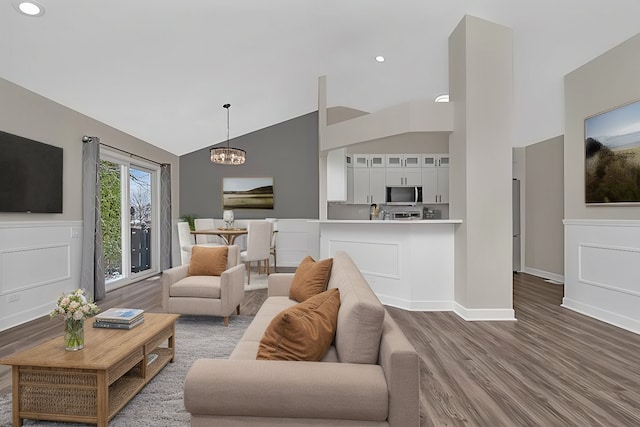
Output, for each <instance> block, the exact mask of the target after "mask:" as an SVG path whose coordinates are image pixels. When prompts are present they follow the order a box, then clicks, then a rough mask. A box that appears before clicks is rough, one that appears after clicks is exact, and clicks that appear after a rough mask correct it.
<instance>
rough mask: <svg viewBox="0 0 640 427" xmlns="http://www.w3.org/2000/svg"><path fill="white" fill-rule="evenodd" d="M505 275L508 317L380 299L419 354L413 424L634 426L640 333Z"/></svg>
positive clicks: (639, 415)
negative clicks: (477, 317) (476, 317)
mask: <svg viewBox="0 0 640 427" xmlns="http://www.w3.org/2000/svg"><path fill="white" fill-rule="evenodd" d="M562 296H563V286H558V285H552V284H549V283H546V282H544V281H543V280H542V279H540V278H537V277H534V276H530V275H527V274H517V275H514V308H515V312H516V318H517V319H518V320H517V321H516V322H465V321H464V320H462V319H461V318H459V317H458V316H457V315H455V314H453V313H450V312H439V313H438V312H407V311H403V310H399V309H395V308H388V310H389V311H390V313H391V315H392V317H393V318H394V319H395V320H396V321H398V323H399V325H400V326H401V328H402V329H403V331H404V332H405V334H406V335H407V337H408V338H409V340H410V341H411V342H412V343H413V345H414V346H415V348H416V350H417V351H418V353H419V354H420V357H421V359H422V370H421V373H420V375H421V378H420V381H421V391H422V395H421V411H422V426H638V425H640V363H638V355H640V335H637V334H634V333H632V332H628V331H625V330H623V329H620V328H616V327H615V326H611V325H609V324H606V323H603V322H600V321H597V320H594V319H592V318H590V317H587V316H583V315H580V314H578V313H575V312H573V311H570V310H567V309H564V308H562V307H560V303H561V300H562Z"/></svg>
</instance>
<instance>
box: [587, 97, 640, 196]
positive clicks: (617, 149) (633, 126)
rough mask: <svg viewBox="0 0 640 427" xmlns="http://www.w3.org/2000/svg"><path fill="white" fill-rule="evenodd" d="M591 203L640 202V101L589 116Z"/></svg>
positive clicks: (588, 189)
mask: <svg viewBox="0 0 640 427" xmlns="http://www.w3.org/2000/svg"><path fill="white" fill-rule="evenodd" d="M584 128H585V167H584V170H585V201H586V203H587V204H611V203H614V204H615V203H618V204H623V203H624V204H627V203H640V101H636V102H633V103H631V104H627V105H623V106H622V107H618V108H615V109H613V110H610V111H606V112H604V113H601V114H597V115H595V116H592V117H588V118H587V119H585V121H584Z"/></svg>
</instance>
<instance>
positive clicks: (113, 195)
mask: <svg viewBox="0 0 640 427" xmlns="http://www.w3.org/2000/svg"><path fill="white" fill-rule="evenodd" d="M159 176H160V173H159V167H158V166H157V165H154V164H147V163H146V162H142V161H138V160H136V161H134V160H133V159H130V158H128V157H126V156H122V155H120V154H118V153H115V152H111V151H107V150H104V149H103V152H102V154H101V160H100V211H101V215H102V241H103V246H104V259H103V263H104V270H105V282H106V286H107V290H109V289H114V288H116V287H119V286H122V285H125V284H128V283H131V282H132V281H134V280H138V279H141V278H143V277H146V276H150V275H152V274H155V273H157V272H158V270H159V269H158V265H159V256H158V254H159V248H160V245H159V238H158V236H159V234H158V224H159V219H158V218H159V213H158V212H159V209H158V199H159V187H160V184H159V179H160V177H159Z"/></svg>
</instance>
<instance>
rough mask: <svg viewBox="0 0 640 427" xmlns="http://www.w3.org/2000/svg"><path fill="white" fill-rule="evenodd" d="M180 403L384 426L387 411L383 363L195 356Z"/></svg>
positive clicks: (203, 410) (194, 410)
mask: <svg viewBox="0 0 640 427" xmlns="http://www.w3.org/2000/svg"><path fill="white" fill-rule="evenodd" d="M211 378H214V379H215V380H214V381H211V380H210V379H211ZM184 403H185V408H186V410H187V411H188V412H190V413H191V414H192V415H195V416H197V415H207V414H216V415H218V416H224V415H233V416H236V417H243V416H246V417H280V418H293V419H294V420H292V422H291V423H290V425H298V424H296V422H295V420H296V419H301V418H302V419H304V418H311V419H313V418H317V419H332V420H334V421H333V425H362V424H365V423H366V422H379V423H381V425H385V421H386V420H387V417H388V414H389V394H388V390H387V382H386V380H385V375H384V372H383V370H382V367H381V366H380V365H352V364H345V363H317V362H295V363H291V362H288V361H281V360H223V359H199V360H196V361H195V362H194V363H193V365H192V366H191V368H190V369H189V372H188V373H187V377H186V380H185V387H184ZM210 425H218V424H215V423H211V424H210ZM234 425H242V424H241V423H237V424H234ZM283 425H287V424H283Z"/></svg>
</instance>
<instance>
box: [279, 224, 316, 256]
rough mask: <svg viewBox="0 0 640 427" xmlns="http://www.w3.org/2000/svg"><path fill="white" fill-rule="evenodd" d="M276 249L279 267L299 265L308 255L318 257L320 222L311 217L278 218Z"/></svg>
mask: <svg viewBox="0 0 640 427" xmlns="http://www.w3.org/2000/svg"><path fill="white" fill-rule="evenodd" d="M277 224H278V225H277V227H278V233H277V234H276V251H277V254H278V266H279V267H297V266H298V265H299V264H300V261H302V260H303V259H304V258H305V257H306V256H312V257H314V259H318V256H319V243H318V224H317V220H316V221H315V222H312V220H309V219H287V218H278V219H277Z"/></svg>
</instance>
